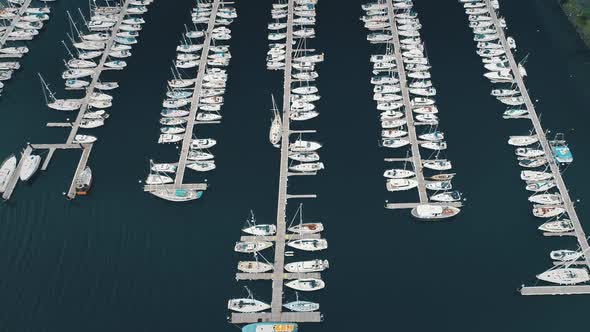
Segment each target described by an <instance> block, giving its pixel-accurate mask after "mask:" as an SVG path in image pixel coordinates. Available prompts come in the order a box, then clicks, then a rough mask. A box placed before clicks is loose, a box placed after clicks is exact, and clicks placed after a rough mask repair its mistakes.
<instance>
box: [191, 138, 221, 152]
mask: <svg viewBox="0 0 590 332" xmlns="http://www.w3.org/2000/svg"><path fill="white" fill-rule="evenodd" d="M216 144H217V141H216V140H214V139H212V138H199V139H193V140H192V141H191V149H209V148H211V147H213V146H215V145H216Z"/></svg>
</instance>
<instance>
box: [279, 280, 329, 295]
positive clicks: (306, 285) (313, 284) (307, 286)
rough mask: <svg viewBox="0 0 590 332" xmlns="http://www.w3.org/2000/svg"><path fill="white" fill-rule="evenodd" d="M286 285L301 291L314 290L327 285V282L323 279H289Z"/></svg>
mask: <svg viewBox="0 0 590 332" xmlns="http://www.w3.org/2000/svg"><path fill="white" fill-rule="evenodd" d="M285 286H287V287H289V288H292V289H294V290H297V291H301V292H313V291H317V290H320V289H322V288H324V287H326V284H325V283H324V281H323V280H321V279H316V278H304V279H295V280H292V281H289V282H287V283H285Z"/></svg>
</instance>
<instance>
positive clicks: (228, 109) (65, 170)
mask: <svg viewBox="0 0 590 332" xmlns="http://www.w3.org/2000/svg"><path fill="white" fill-rule="evenodd" d="M193 3H194V2H193V1H192V0H174V1H171V0H157V1H155V2H154V3H153V5H151V6H150V11H149V12H148V13H147V14H146V15H145V19H146V22H147V23H146V24H145V26H144V29H143V30H142V33H141V36H140V39H141V42H140V43H139V44H138V45H137V47H135V48H134V49H133V54H134V56H133V57H132V58H130V59H129V61H128V62H129V66H128V68H127V69H126V70H125V71H123V72H121V73H117V74H113V79H116V80H118V82H119V83H120V85H121V87H120V88H119V89H118V90H116V91H115V92H114V94H113V96H114V101H113V104H114V105H113V107H112V111H111V112H110V113H111V117H110V118H109V121H108V125H107V126H105V127H103V128H101V129H98V130H95V131H93V132H95V133H96V134H97V136H98V137H99V142H98V143H97V144H96V145H95V146H94V149H93V153H92V157H91V161H90V166H91V167H92V168H93V171H94V174H95V184H94V186H93V190H92V192H91V194H90V195H89V196H87V197H80V198H78V199H76V200H74V201H67V200H66V199H65V198H64V197H63V196H62V193H63V192H64V191H67V187H68V186H69V182H70V180H71V177H72V174H71V173H72V172H73V169H74V168H75V165H76V163H77V160H78V157H79V152H71V151H58V152H57V153H56V155H55V157H54V159H53V161H52V163H51V164H50V166H49V169H48V170H47V172H45V173H40V174H38V175H37V176H36V178H35V179H34V180H33V181H32V182H31V183H30V184H29V183H27V184H21V185H19V187H18V188H17V191H16V192H15V195H14V197H13V199H12V200H11V201H10V202H8V203H3V204H1V205H0V253H1V254H0V270H1V271H2V277H1V278H0V309H1V310H0V331H10V332H12V331H81V330H82V331H105V330H110V331H195V330H197V331H203V330H210V331H235V328H234V327H233V326H232V325H229V324H228V323H227V321H226V316H227V315H228V312H227V310H226V301H227V299H229V298H230V297H235V296H238V295H243V292H244V291H243V289H241V288H240V287H239V285H238V284H237V283H236V282H235V280H234V273H235V262H236V261H237V258H238V256H237V254H236V253H234V252H233V250H232V248H233V245H234V242H235V241H236V239H237V238H238V237H239V235H240V229H241V227H242V226H243V222H244V220H245V218H246V217H247V215H248V212H249V210H250V209H253V210H254V211H255V213H256V216H257V219H258V221H259V222H260V223H267V222H272V221H273V219H274V218H275V213H276V211H275V210H276V190H277V181H278V177H277V173H278V166H279V165H278V162H279V158H278V150H276V149H275V148H273V147H272V146H271V145H270V144H269V143H268V141H267V140H268V126H269V124H270V119H271V112H270V111H269V109H270V106H271V105H270V93H275V95H280V91H281V87H282V85H281V81H280V77H279V76H280V75H276V74H275V73H269V72H268V71H266V69H265V55H266V51H267V40H266V33H267V30H266V24H267V22H268V19H269V9H270V6H271V2H270V1H256V2H252V1H250V2H248V1H239V2H237V3H236V7H237V10H238V14H239V15H240V16H239V18H238V19H237V21H236V22H235V24H234V25H233V26H232V30H233V32H234V33H233V38H232V40H231V49H232V62H231V65H230V67H229V79H228V86H227V94H226V103H225V105H224V108H223V113H224V114H223V115H224V121H223V123H222V124H221V125H220V126H218V127H216V128H212V129H209V130H210V131H211V132H208V129H207V128H204V129H201V127H199V128H198V131H197V136H198V137H215V138H216V139H217V140H218V145H217V147H216V157H217V162H216V164H217V170H215V171H214V172H212V173H211V174H207V181H208V183H209V184H210V190H208V191H207V192H206V193H205V195H204V197H203V199H202V200H200V201H196V202H193V203H189V204H180V205H177V204H170V203H168V202H165V201H162V200H158V199H156V198H154V197H152V196H151V195H148V194H146V193H144V192H143V191H142V190H141V187H142V185H141V183H139V181H140V180H141V179H143V178H145V175H146V174H147V171H148V161H149V159H150V157H153V156H155V155H163V154H165V153H168V154H170V155H173V153H174V152H173V151H170V150H172V149H170V147H169V146H165V147H160V146H158V144H156V142H155V137H157V133H158V127H159V126H158V123H157V119H158V112H159V110H160V107H159V105H160V103H161V97H162V95H163V94H164V93H165V89H166V80H167V79H168V78H169V77H170V70H169V67H170V65H171V62H170V61H171V59H173V58H174V56H175V47H176V44H177V42H178V39H179V36H180V34H181V33H182V32H183V31H184V27H183V22H184V23H187V24H188V23H189V16H188V13H189V12H190V8H191V7H192V6H193ZM361 3H362V2H360V1H336V0H321V1H320V3H319V4H318V16H319V17H318V23H317V26H316V29H317V40H316V41H315V42H314V44H315V45H318V48H321V49H322V50H324V51H325V53H326V61H325V62H324V63H323V64H322V70H321V73H320V75H321V77H320V79H319V81H318V85H319V87H320V88H321V91H322V92H323V95H322V99H321V100H320V101H319V103H318V107H319V109H320V110H321V111H322V115H321V116H320V117H319V118H318V119H317V120H312V121H311V122H310V126H316V128H317V129H321V130H320V131H319V132H318V134H317V135H316V136H317V137H318V140H320V141H321V142H323V143H324V149H323V150H322V158H323V161H324V162H325V164H326V170H325V171H324V172H323V173H322V174H321V175H319V176H316V177H309V178H304V179H298V181H296V182H294V183H293V184H291V186H290V191H291V192H293V193H312V192H313V193H317V194H318V199H316V200H314V201H311V202H309V203H307V204H306V206H305V216H306V218H307V220H308V221H314V220H315V221H323V222H324V223H325V225H326V230H327V231H326V234H325V235H326V237H328V238H329V239H330V250H328V251H326V252H325V255H326V256H325V258H327V259H329V260H330V265H331V267H330V269H329V270H328V271H327V272H326V273H324V274H323V279H324V280H325V281H326V284H327V287H326V289H325V290H323V291H322V292H321V294H319V296H320V297H321V298H319V301H318V302H320V303H321V305H322V312H323V313H324V314H325V322H324V323H322V324H311V325H309V326H305V325H304V326H303V327H302V329H301V330H304V331H372V330H379V329H383V326H384V325H386V326H388V327H387V328H388V329H391V330H394V329H395V330H408V331H430V330H438V331H451V330H455V331H470V330H477V331H486V332H487V331H490V332H491V331H499V330H503V331H533V330H535V331H543V332H545V331H547V332H551V331H556V330H558V329H564V328H577V329H584V326H585V325H586V324H585V322H584V321H582V320H581V319H579V317H584V314H585V313H586V312H587V308H588V305H590V298H589V297H585V296H567V297H523V296H520V295H519V294H518V293H517V291H516V290H517V288H518V287H519V286H520V285H521V284H522V283H526V284H527V285H531V284H534V283H535V278H534V276H535V274H537V273H540V272H542V271H544V270H546V269H547V268H549V267H550V264H551V261H550V259H549V258H548V253H549V251H550V250H553V249H561V248H568V249H574V248H573V247H572V246H573V245H574V243H575V241H574V240H573V239H555V238H550V239H547V238H543V237H542V236H541V234H540V233H539V232H538V231H537V230H536V228H537V226H538V223H539V221H538V220H535V219H534V217H532V216H531V213H530V210H529V209H530V205H529V204H528V203H527V201H526V195H527V194H526V192H525V190H524V188H522V182H521V181H520V180H519V178H518V176H519V168H518V166H517V165H516V162H515V158H514V155H513V151H512V149H511V148H509V147H508V145H507V144H506V141H507V138H508V136H509V135H511V134H519V133H522V132H524V131H526V130H528V129H529V128H525V127H522V126H523V124H522V123H521V124H519V123H514V122H511V121H504V120H502V119H501V113H502V111H503V109H502V107H501V106H500V105H499V104H498V103H497V102H496V100H495V98H493V97H491V96H490V95H489V91H490V85H489V83H488V82H487V80H486V79H485V78H484V77H483V76H482V74H483V68H482V66H481V62H480V60H479V58H478V56H477V55H476V54H475V45H474V43H473V42H472V34H471V32H470V30H469V28H468V26H467V21H466V17H465V14H464V12H463V9H462V7H461V6H460V5H459V3H458V2H457V1H455V0H438V1H434V0H415V1H414V3H415V6H416V9H417V10H418V11H419V14H420V20H421V22H422V24H423V26H424V27H423V29H422V31H421V32H422V37H423V39H424V41H425V43H426V48H427V53H428V56H429V58H430V60H431V63H432V66H433V68H432V71H431V72H432V75H433V81H434V84H435V85H436V87H437V90H438V98H437V101H438V104H439V108H440V109H441V112H443V114H444V116H443V117H442V120H441V121H442V122H443V123H442V125H443V127H444V128H445V132H446V134H447V137H448V139H447V140H448V143H449V145H450V146H451V147H452V149H450V151H449V157H450V158H451V159H452V160H453V165H454V167H455V170H456V171H457V173H458V174H460V175H461V176H460V177H458V182H457V183H456V184H457V187H460V188H461V189H462V191H463V192H464V193H465V195H466V197H467V198H468V200H467V202H466V207H465V208H464V209H463V211H462V213H461V214H460V215H459V216H458V217H457V218H456V219H454V220H453V221H451V222H442V223H430V224H429V223H418V222H415V221H413V220H412V219H411V218H410V216H409V213H408V211H388V210H385V209H384V208H383V204H384V201H385V199H387V198H388V197H389V198H390V199H393V197H395V196H394V195H390V194H388V193H387V192H386V190H385V186H384V185H383V182H384V181H383V178H382V171H383V170H384V169H385V167H386V165H385V164H384V162H383V161H382V160H383V157H384V156H385V153H384V151H383V150H382V149H380V148H379V147H378V138H379V131H380V127H379V123H378V121H377V116H376V114H375V112H376V110H375V108H374V105H373V103H372V100H371V95H372V93H371V86H370V85H369V83H368V82H369V77H370V65H369V63H368V61H367V59H368V58H369V52H370V48H369V47H368V46H367V43H366V40H365V37H366V33H365V31H364V30H363V28H362V24H361V22H360V21H358V17H359V16H360V15H361V14H362V11H361V8H360V5H361ZM500 4H501V8H502V9H501V13H502V14H503V15H505V17H506V20H507V22H508V26H509V28H510V29H509V30H508V33H509V34H510V35H512V36H514V37H515V38H516V40H517V42H518V45H517V46H518V49H519V52H518V53H517V54H518V56H519V57H521V58H522V57H524V55H526V54H527V53H530V57H529V58H528V61H527V63H526V67H527V71H528V73H529V77H528V80H527V85H528V87H529V88H530V90H531V95H532V96H533V98H536V99H538V102H537V106H538V111H539V112H540V113H541V118H542V121H543V125H544V127H546V128H548V129H554V130H559V131H562V132H564V133H565V134H566V137H567V139H568V142H569V145H570V147H571V148H572V151H573V153H574V155H575V158H576V161H575V162H574V163H573V164H572V165H571V166H570V167H569V168H568V169H567V170H566V173H565V180H566V183H567V184H568V186H569V187H570V190H571V194H572V197H574V198H581V201H580V202H579V203H578V208H577V211H578V213H579V215H580V218H581V220H582V223H583V226H585V229H586V230H587V231H588V229H589V227H590V223H589V222H588V220H587V218H590V214H589V213H588V211H589V210H588V205H587V204H586V200H585V198H587V197H588V193H587V191H588V190H587V188H588V185H589V184H590V183H589V181H588V177H587V176H586V173H587V171H586V170H587V169H588V168H589V167H590V146H589V145H588V144H587V142H588V139H587V136H586V135H587V129H586V128H585V123H586V122H587V121H588V120H589V119H590V116H589V115H588V114H587V100H586V99H585V97H586V96H589V95H590V70H589V67H588V61H589V59H590V54H589V53H588V51H587V50H586V49H585V48H584V46H583V43H582V42H581V40H580V39H579V38H578V37H577V36H576V35H575V30H574V28H573V27H572V26H571V25H570V24H569V22H568V21H567V18H566V17H565V16H564V14H563V13H562V12H561V11H560V9H559V6H558V5H557V3H556V2H554V1H541V0H519V1H500ZM86 5H87V3H86V2H85V1H74V0H60V1H58V2H56V3H55V4H53V5H52V18H51V20H50V21H49V22H48V25H47V27H46V28H45V31H43V32H42V33H41V34H40V36H39V37H38V38H36V39H35V41H34V42H31V43H29V47H30V49H31V52H30V54H29V55H27V56H26V57H25V58H23V60H22V67H23V69H21V70H20V71H18V72H17V73H16V75H15V78H14V79H13V80H11V81H10V82H9V83H8V84H7V86H6V88H5V91H4V93H3V96H2V97H1V98H0V111H1V112H2V120H1V121H0V133H1V139H0V157H1V158H4V156H7V155H8V154H10V153H15V152H18V149H19V148H22V147H24V144H25V143H26V142H37V143H39V142H43V143H45V142H59V141H62V140H63V137H64V136H65V135H66V133H65V131H63V130H62V129H57V128H45V123H46V122H50V121H51V122H56V121H61V120H64V119H65V118H66V117H67V115H64V114H59V113H58V112H55V111H49V110H48V109H47V108H46V107H45V106H44V101H43V96H42V93H41V87H40V84H39V82H38V80H37V79H36V73H37V72H40V73H42V74H43V75H44V77H45V78H46V79H47V80H48V82H49V83H50V84H51V85H52V88H53V89H54V90H56V91H57V92H58V95H59V96H67V94H66V93H65V92H64V91H63V89H62V88H61V87H62V84H63V83H62V81H61V79H60V77H59V76H60V74H61V69H62V58H64V57H65V56H66V51H65V50H64V49H63V48H62V47H61V46H60V40H62V39H65V38H67V37H66V35H65V34H66V32H68V31H69V27H68V24H67V20H66V14H65V10H66V9H68V10H70V11H71V12H74V11H75V9H76V8H77V7H78V6H82V10H87V7H85V6H86ZM519 125H520V126H519ZM213 131H214V132H213ZM157 149H161V150H162V151H157ZM166 151H167V152H166ZM295 209H296V206H295V204H292V206H289V210H290V211H292V212H294V210H295ZM568 246H569V247H568ZM263 283H264V282H261V284H257V283H252V284H250V289H252V290H253V291H254V293H255V294H256V296H257V298H260V299H266V300H268V299H270V289H269V287H268V284H263Z"/></svg>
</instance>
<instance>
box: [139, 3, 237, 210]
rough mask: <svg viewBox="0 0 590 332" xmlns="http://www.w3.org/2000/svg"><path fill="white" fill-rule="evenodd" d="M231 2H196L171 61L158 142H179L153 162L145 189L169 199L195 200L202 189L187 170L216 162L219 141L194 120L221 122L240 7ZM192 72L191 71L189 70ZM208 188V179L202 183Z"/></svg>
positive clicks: (203, 169) (202, 170)
mask: <svg viewBox="0 0 590 332" xmlns="http://www.w3.org/2000/svg"><path fill="white" fill-rule="evenodd" d="M231 4H232V3H229V2H222V1H219V0H214V1H202V2H198V3H197V4H196V6H195V7H194V9H193V10H192V12H191V16H192V28H190V29H189V28H188V27H187V26H186V25H185V30H186V31H185V32H184V34H183V35H182V41H181V43H180V44H179V46H178V47H177V48H176V50H177V58H176V60H174V61H173V64H174V66H173V68H172V74H173V79H171V80H170V81H168V89H167V92H166V98H165V99H164V101H163V103H162V106H163V108H164V109H163V110H162V111H161V113H160V115H161V116H162V118H161V119H160V124H161V125H162V127H161V128H160V135H159V138H158V143H160V144H180V145H181V149H180V156H179V157H178V161H177V162H173V163H169V162H164V163H153V162H152V163H150V174H149V176H148V178H147V180H146V188H147V189H148V190H147V191H149V192H151V193H152V194H153V195H155V196H156V197H159V198H162V199H165V200H169V201H176V202H180V201H191V200H194V199H198V198H200V197H201V196H202V194H203V190H197V189H192V188H187V186H186V184H185V183H184V177H185V171H186V169H187V168H188V169H190V171H191V172H195V173H205V172H210V171H213V170H214V169H215V168H216V164H215V155H214V153H213V148H214V147H215V146H216V145H217V141H216V140H215V139H214V138H210V137H196V132H195V126H197V125H211V124H219V123H220V122H221V119H222V115H221V108H222V106H223V104H224V94H225V88H226V82H227V71H226V68H227V66H228V65H229V61H230V59H231V53H230V50H229V44H228V41H229V40H230V39H231V29H230V28H229V26H230V25H231V23H232V22H233V20H234V19H235V18H237V13H236V10H235V8H234V7H232V6H231ZM187 72H188V73H187ZM189 73H192V75H191V74H189ZM202 187H205V188H206V185H202Z"/></svg>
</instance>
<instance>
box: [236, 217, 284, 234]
mask: <svg viewBox="0 0 590 332" xmlns="http://www.w3.org/2000/svg"><path fill="white" fill-rule="evenodd" d="M246 224H247V227H245V228H242V232H244V233H247V234H250V235H254V236H271V235H275V234H276V232H277V226H275V225H272V224H261V225H257V224H256V218H255V217H254V212H253V211H250V217H249V218H248V219H247V220H246Z"/></svg>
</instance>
